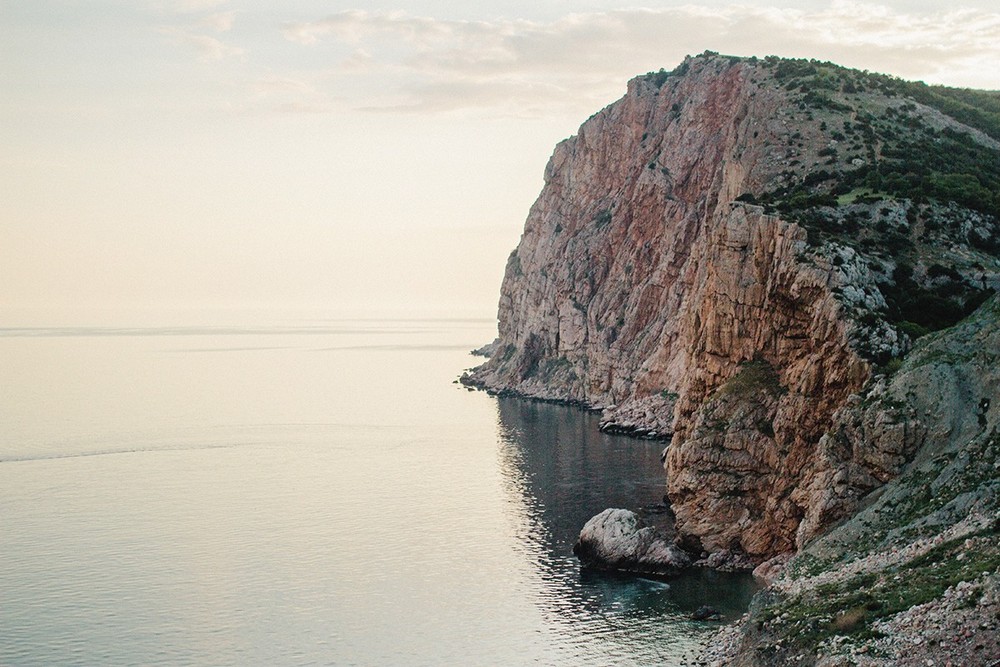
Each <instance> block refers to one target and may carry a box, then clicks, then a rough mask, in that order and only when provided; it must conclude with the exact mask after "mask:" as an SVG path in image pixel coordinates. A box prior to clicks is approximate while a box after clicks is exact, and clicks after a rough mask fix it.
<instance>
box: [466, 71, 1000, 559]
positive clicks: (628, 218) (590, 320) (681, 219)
mask: <svg viewBox="0 0 1000 667" xmlns="http://www.w3.org/2000/svg"><path fill="white" fill-rule="evenodd" d="M960 92H961V91H960ZM966 92H968V91H966ZM968 95H969V96H971V97H962V96H961V95H958V94H957V93H955V92H954V91H949V90H948V89H944V90H936V89H928V88H927V87H925V86H923V87H922V86H920V85H918V84H907V83H905V82H901V81H899V80H896V79H892V78H889V77H882V76H879V75H872V74H868V73H862V72H856V71H852V70H845V69H843V68H839V67H836V66H833V65H829V64H826V63H816V62H810V61H788V60H780V59H776V58H768V59H763V60H758V59H740V58H731V57H725V56H719V55H717V54H710V53H707V54H704V55H702V56H699V57H696V58H689V59H687V60H685V61H684V63H682V64H681V66H679V67H678V68H676V69H675V70H673V71H672V72H665V71H660V72H657V73H651V74H649V75H645V76H641V77H638V78H636V79H633V80H632V81H630V82H629V84H628V91H627V93H626V95H625V96H624V97H623V98H622V99H621V100H619V101H617V102H615V103H614V104H612V105H610V106H608V107H607V108H605V109H603V110H602V111H600V112H598V113H597V114H595V115H594V116H593V117H591V118H590V119H589V120H588V121H587V122H585V123H584V124H583V126H581V128H580V131H579V133H578V134H577V135H576V136H575V137H572V138H570V139H568V140H566V141H564V142H562V143H560V144H559V145H558V146H557V147H556V150H555V153H554V154H553V156H552V158H551V160H550V162H549V164H548V166H547V167H546V170H545V186H544V189H543V190H542V193H541V195H540V196H539V198H538V200H537V201H536V202H535V204H534V205H533V207H532V208H531V211H530V213H529V215H528V218H527V221H526V223H525V228H524V233H523V236H522V238H521V242H520V244H519V245H518V247H517V249H516V250H515V251H514V252H513V253H511V255H510V258H509V260H508V263H507V269H506V275H505V278H504V282H503V287H502V290H501V298H500V306H499V334H500V335H499V340H498V342H497V345H496V347H495V349H494V351H493V355H492V357H491V358H490V359H489V360H488V361H487V363H486V364H484V365H483V366H481V367H479V368H478V369H476V370H475V371H474V373H473V374H472V375H471V376H469V377H466V378H464V381H466V382H467V383H469V384H473V385H476V386H480V387H484V388H486V389H489V390H491V391H498V392H514V393H518V394H521V395H525V396H530V397H535V398H542V399H550V400H563V401H571V402H578V403H582V404H584V405H587V406H590V407H593V408H599V409H603V410H604V411H605V415H604V419H605V421H606V423H607V424H608V427H609V428H613V429H618V430H626V431H633V432H636V433H639V434H645V435H653V436H656V437H663V438H672V439H671V442H670V445H669V448H668V450H667V455H666V463H665V467H666V470H667V490H668V495H669V499H670V502H671V504H672V507H673V510H674V513H675V514H676V518H677V529H678V532H679V535H680V540H681V544H682V545H684V546H685V547H687V548H688V549H689V550H691V551H694V552H701V551H704V552H710V553H714V552H725V551H729V552H733V553H741V554H744V555H749V556H750V557H751V559H752V560H754V561H757V562H759V561H762V560H764V559H766V558H769V557H772V556H775V555H778V554H782V553H787V552H793V551H796V550H797V549H800V548H802V547H803V546H804V545H805V544H806V543H808V542H809V541H810V540H812V539H813V538H814V537H816V536H817V535H819V534H821V533H822V532H823V531H824V530H826V529H827V528H828V527H829V526H831V525H833V524H834V523H836V522H837V521H840V520H842V519H843V518H845V517H848V516H850V515H851V514H852V513H853V512H854V511H855V510H856V508H857V506H858V503H859V501H860V499H861V498H862V497H863V496H864V495H865V494H867V493H868V492H870V491H872V490H873V489H875V488H877V487H879V486H880V485H882V484H884V483H885V482H886V481H887V480H889V479H892V478H893V477H894V476H896V475H898V474H899V473H900V471H901V470H902V467H903V466H904V465H905V464H906V463H907V461H908V460H909V459H910V458H911V457H912V456H913V454H914V452H915V451H917V449H918V447H919V446H920V444H921V442H922V438H924V437H925V433H924V429H925V428H926V426H925V425H923V424H921V423H920V420H919V419H917V418H914V419H911V420H909V421H907V420H902V421H899V422H889V421H885V420H883V421H879V420H877V419H876V420H875V421H874V422H873V423H868V422H867V421H865V420H864V419H862V418H861V417H859V416H858V413H857V411H856V410H854V411H852V410H851V409H849V408H851V406H854V405H855V403H856V402H857V401H859V400H861V399H859V398H857V396H858V395H859V392H861V391H862V390H863V389H866V386H870V382H871V381H872V378H874V377H876V376H880V374H884V371H885V370H886V369H887V368H888V369H890V370H891V369H892V368H894V367H895V366H896V365H898V363H899V362H898V359H899V358H900V357H902V356H903V355H905V353H906V352H907V351H908V350H909V349H910V348H911V346H912V344H913V341H914V340H916V339H917V338H919V337H920V336H922V335H924V334H926V333H927V332H928V331H931V330H935V329H941V328H945V327H948V326H951V325H952V324H954V323H955V322H957V321H958V320H959V319H961V317H963V316H964V315H966V314H967V313H969V312H971V311H972V310H974V309H975V307H976V306H978V305H979V304H980V303H982V301H983V300H984V299H985V298H986V296H988V294H989V293H990V291H991V290H992V289H995V288H996V287H997V286H998V285H1000V261H998V255H1000V225H998V222H997V216H998V213H1000V198H998V196H997V192H1000V144H998V142H997V141H996V139H995V138H994V137H996V136H1000V132H997V131H995V130H996V127H994V125H997V127H1000V123H995V120H996V114H995V113H994V112H993V111H990V110H989V109H987V110H986V111H983V110H982V109H983V104H981V99H980V98H978V97H975V96H974V95H973V93H971V92H970V93H968ZM970 100H971V101H970ZM945 112H947V113H945ZM954 116H958V117H960V118H962V120H963V121H965V122H966V123H969V124H968V125H967V124H963V123H962V122H959V121H958V120H956V119H955V117H954ZM991 135H992V136H991ZM866 390H867V389H866ZM848 443H855V444H848ZM857 443H860V444H857Z"/></svg>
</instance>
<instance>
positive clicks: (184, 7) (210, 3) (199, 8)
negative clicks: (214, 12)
mask: <svg viewBox="0 0 1000 667" xmlns="http://www.w3.org/2000/svg"><path fill="white" fill-rule="evenodd" d="M225 4H229V0H175V2H174V3H173V9H174V11H176V12H180V13H182V14H189V13H194V12H204V11H208V10H211V9H215V8H216V7H221V6H222V5H225Z"/></svg>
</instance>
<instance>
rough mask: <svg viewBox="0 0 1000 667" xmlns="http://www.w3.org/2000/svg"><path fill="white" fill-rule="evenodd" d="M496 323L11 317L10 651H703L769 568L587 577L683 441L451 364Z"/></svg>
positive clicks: (36, 656)
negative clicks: (664, 442) (615, 432)
mask: <svg viewBox="0 0 1000 667" xmlns="http://www.w3.org/2000/svg"><path fill="white" fill-rule="evenodd" d="M492 336H493V329H492V324H491V323H490V322H485V321H459V320H452V321H447V320H436V321H414V320H407V321H402V320H397V321H326V322H309V323H306V324H301V323H297V324H289V325H283V326H255V327H173V328H142V329H112V328H86V327H82V328H33V329H25V328H20V329H18V328H7V329H0V374H2V378H3V382H2V384H0V665H4V666H22V665H25V666H26V665H522V664H542V665H606V664H636V665H649V664H664V665H674V664H681V663H682V657H683V656H684V655H685V654H686V653H688V652H690V651H692V650H693V649H694V648H695V647H697V646H698V645H699V643H700V642H701V641H702V640H703V638H704V636H705V633H706V632H707V631H708V630H709V629H710V628H711V626H704V625H700V624H696V623H693V622H690V621H688V620H686V614H688V613H690V611H691V610H692V609H694V608H696V607H697V606H699V605H700V604H703V603H709V604H712V605H714V606H716V607H719V608H720V609H722V610H723V611H725V612H726V613H727V614H728V615H730V616H733V615H736V614H738V613H739V612H740V611H741V610H742V608H743V606H744V605H745V604H746V603H747V601H748V599H749V595H750V594H751V592H752V584H751V583H750V582H749V581H748V580H747V579H746V578H740V577H736V578H733V577H722V576H719V575H716V576H712V575H711V574H710V573H701V574H693V575H690V576H686V577H684V578H682V579H679V580H676V581H673V582H671V583H670V585H669V586H666V585H664V584H662V583H658V582H653V581H648V580H643V579H636V578H619V577H613V576H599V575H589V574H586V573H583V574H581V572H580V570H579V567H578V565H577V563H576V560H575V559H574V558H573V556H572V552H571V549H572V544H573V542H574V540H575V538H576V535H577V534H578V533H579V530H580V527H581V526H582V525H583V523H584V522H585V521H586V520H587V519H588V518H589V517H590V516H592V515H593V514H596V513H597V512H599V511H601V510H602V509H604V508H605V507H609V506H622V507H636V506H640V505H643V504H648V503H654V502H656V501H657V500H658V499H659V498H661V497H662V494H663V481H662V471H661V469H660V464H659V450H660V445H658V444H653V443H645V442H640V441H634V440H630V439H627V438H621V437H610V436H604V435H602V434H600V433H598V431H597V425H596V422H595V417H594V416H593V415H589V414H587V413H584V412H581V411H579V410H574V409H571V408H563V407H558V406H551V405H543V404H537V403H528V402H522V401H517V400H510V399H496V398H493V397H489V396H487V395H485V394H482V393H478V392H468V391H466V390H464V389H463V388H461V387H460V386H459V385H456V384H453V380H454V379H455V377H456V376H457V375H458V374H459V373H460V372H461V371H462V369H464V368H467V367H469V366H471V365H474V364H475V363H476V360H475V359H474V358H473V357H470V356H469V355H468V354H467V350H469V349H471V348H473V347H475V346H478V345H479V344H481V343H483V342H484V341H486V340H489V339H490V338H492Z"/></svg>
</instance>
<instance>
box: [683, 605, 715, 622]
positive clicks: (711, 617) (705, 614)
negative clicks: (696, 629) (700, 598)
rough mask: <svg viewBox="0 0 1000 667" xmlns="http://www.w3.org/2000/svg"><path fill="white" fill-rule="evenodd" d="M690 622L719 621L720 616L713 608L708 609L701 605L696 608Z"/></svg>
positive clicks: (706, 606)
mask: <svg viewBox="0 0 1000 667" xmlns="http://www.w3.org/2000/svg"><path fill="white" fill-rule="evenodd" d="M691 620H692V621H721V620H722V614H720V613H719V610H718V609H716V608H715V607H709V606H708V605H703V606H701V607H698V609H697V610H695V612H694V613H693V614H691Z"/></svg>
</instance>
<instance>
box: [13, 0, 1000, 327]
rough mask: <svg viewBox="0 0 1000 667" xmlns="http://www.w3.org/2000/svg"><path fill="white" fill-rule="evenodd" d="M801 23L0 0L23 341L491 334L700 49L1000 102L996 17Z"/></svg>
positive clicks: (960, 7)
mask: <svg viewBox="0 0 1000 667" xmlns="http://www.w3.org/2000/svg"><path fill="white" fill-rule="evenodd" d="M789 6H792V3H788V4H786V5H780V4H772V3H766V2H753V1H749V2H740V3H739V4H733V3H728V2H715V1H711V0H702V1H701V2H697V1H695V2H689V3H683V4H682V3H671V2H660V3H646V4H644V5H637V4H635V3H630V2H615V1H613V0H603V1H602V0H584V1H575V2H569V1H568V0H534V1H528V0H507V1H504V2H493V3H490V4H489V5H488V6H484V5H482V4H479V3H470V2H456V1H454V0H424V1H411V2H382V1H375V2H368V3H365V4H358V3H351V2H340V1H328V2H320V1H318V0H296V1H295V2H292V1H289V0H256V1H252V0H245V1H241V0H228V1H227V0H75V1H74V0H0V90H2V91H3V93H2V95H0V326H3V325H4V324H9V323H13V322H14V321H20V320H27V319H32V320H39V319H46V320H59V321H73V322H84V321H95V322H96V321H98V320H101V319H102V318H105V317H113V318H115V319H117V320H121V321H129V320H149V319H168V318H169V317H173V316H174V315H175V314H176V313H175V311H177V310H181V309H201V310H203V311H204V312H205V313H208V317H212V316H213V314H214V313H216V312H217V311H218V312H219V313H222V312H223V311H226V310H228V309H232V308H244V307H260V308H269V309H293V310H295V309H309V310H312V311H313V312H314V313H316V314H318V315H327V316H329V317H339V316H344V315H352V314H358V313H359V312H370V313H373V314H380V313H388V312H408V313H412V314H420V313H429V314H436V315H441V314H454V315H462V316H468V315H473V316H483V317H491V316H493V315H494V314H495V308H496V300H497V292H498V289H499V283H500V278H501V276H502V271H503V265H504V260H505V258H506V256H507V254H508V253H509V252H510V250H511V249H512V248H513V247H514V246H515V245H516V243H517V239H518V236H519V233H520V229H521V226H522V224H523V221H524V217H525V215H526V213H527V211H528V207H529V206H530V204H531V202H532V201H533V200H534V198H535V197H536V196H537V194H538V191H539V189H540V188H541V185H542V178H541V177H542V172H543V168H544V166H545V162H546V160H547V158H548V156H549V154H550V153H551V151H552V147H553V146H554V144H555V143H556V142H557V141H559V140H561V139H563V138H565V137H566V136H569V135H570V134H573V133H574V132H575V130H576V128H577V127H578V126H579V124H580V123H581V122H582V121H583V120H584V119H586V118H587V116H589V115H590V114H591V113H593V112H594V111H597V110H598V109H600V108H601V107H602V106H604V105H606V104H608V103H610V102H612V101H614V100H615V99H616V98H618V97H620V96H621V94H622V93H623V92H624V90H625V82H626V81H627V80H628V79H629V78H630V77H632V76H635V75H637V74H641V73H643V72H646V71H650V70H655V69H659V68H660V67H665V68H667V69H670V68H672V67H674V66H675V65H676V64H677V63H678V62H680V60H681V59H682V58H683V57H684V56H685V54H689V53H691V54H695V53H700V52H702V51H704V50H706V49H710V50H714V51H720V52H722V53H730V54H738V55H758V56H764V55H768V54H772V53H774V54H778V55H785V56H805V57H816V58H821V59H825V60H833V61H835V62H838V63H841V64H844V65H848V66H853V67H859V68H864V69H870V70H876V71H883V72H889V73H892V74H897V75H899V76H903V77H905V78H912V79H923V80H925V81H927V82H929V83H944V84H950V85H960V86H973V87H980V88H991V89H998V88H1000V67H998V66H997V65H998V63H1000V12H998V10H996V9H995V8H994V7H995V4H994V1H993V0H989V1H986V0H973V1H971V2H962V0H959V1H958V2H956V3H949V4H948V5H947V6H946V7H947V8H946V9H942V8H941V7H942V6H943V3H940V2H925V1H916V2H888V3H884V4H880V5H876V4H870V3H851V2H834V3H833V4H832V5H831V4H830V3H828V2H808V1H807V2H796V3H794V9H792V8H788V7H789ZM109 313H110V314H109ZM219 317H222V315H221V314H220V315H219Z"/></svg>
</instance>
